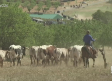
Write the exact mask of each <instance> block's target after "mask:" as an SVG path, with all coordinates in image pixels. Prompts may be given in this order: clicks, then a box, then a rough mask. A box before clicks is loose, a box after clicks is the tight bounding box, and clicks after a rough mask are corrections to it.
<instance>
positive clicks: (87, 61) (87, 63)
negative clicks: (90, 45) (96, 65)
mask: <svg viewBox="0 0 112 81" xmlns="http://www.w3.org/2000/svg"><path fill="white" fill-rule="evenodd" d="M87 67H89V60H88V58H86V68H87Z"/></svg>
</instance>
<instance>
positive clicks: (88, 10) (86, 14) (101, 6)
mask: <svg viewBox="0 0 112 81" xmlns="http://www.w3.org/2000/svg"><path fill="white" fill-rule="evenodd" d="M98 2H100V1H98ZM88 3H90V4H89V5H88V6H85V8H79V9H70V10H67V11H66V12H64V14H65V15H69V16H71V17H74V15H78V18H79V19H91V18H92V14H93V13H95V12H96V11H97V10H101V11H103V12H105V11H111V12H112V4H109V3H106V2H101V3H98V4H97V1H94V2H88Z"/></svg>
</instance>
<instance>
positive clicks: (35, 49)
mask: <svg viewBox="0 0 112 81" xmlns="http://www.w3.org/2000/svg"><path fill="white" fill-rule="evenodd" d="M50 46H52V45H42V46H32V47H31V49H30V59H31V64H33V61H32V60H34V62H35V60H37V64H38V62H39V60H43V59H45V58H46V55H45V53H44V50H46V48H47V47H50Z"/></svg>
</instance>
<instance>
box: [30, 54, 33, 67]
mask: <svg viewBox="0 0 112 81" xmlns="http://www.w3.org/2000/svg"><path fill="white" fill-rule="evenodd" d="M30 60H31V65H32V64H33V62H32V55H30Z"/></svg>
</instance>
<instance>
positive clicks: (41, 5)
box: [37, 2, 44, 12]
mask: <svg viewBox="0 0 112 81" xmlns="http://www.w3.org/2000/svg"><path fill="white" fill-rule="evenodd" d="M43 5H44V3H43V2H39V3H38V5H37V6H38V7H37V10H38V12H39V11H40V10H41V9H42V7H43Z"/></svg>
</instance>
